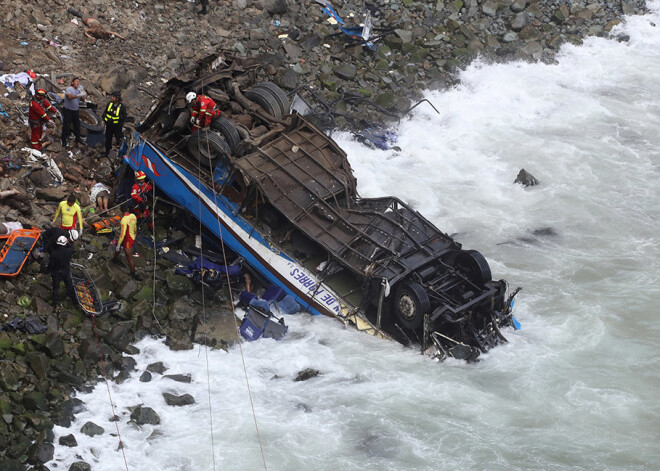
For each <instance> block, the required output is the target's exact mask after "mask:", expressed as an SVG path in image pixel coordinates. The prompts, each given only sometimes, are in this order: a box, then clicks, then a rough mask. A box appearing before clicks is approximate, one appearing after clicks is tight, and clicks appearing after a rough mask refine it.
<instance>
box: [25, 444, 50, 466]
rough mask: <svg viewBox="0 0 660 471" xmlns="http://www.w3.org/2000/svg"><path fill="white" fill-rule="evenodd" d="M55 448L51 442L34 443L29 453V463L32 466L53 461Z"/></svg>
mask: <svg viewBox="0 0 660 471" xmlns="http://www.w3.org/2000/svg"><path fill="white" fill-rule="evenodd" d="M54 454H55V447H54V446H53V444H52V443H49V442H44V441H42V442H37V443H34V444H33V445H32V446H31V447H30V449H29V451H28V462H29V463H31V464H37V463H46V462H48V461H50V460H52V459H53V455H54Z"/></svg>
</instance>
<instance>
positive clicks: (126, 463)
mask: <svg viewBox="0 0 660 471" xmlns="http://www.w3.org/2000/svg"><path fill="white" fill-rule="evenodd" d="M91 317H92V326H93V327H94V335H95V336H96V345H97V346H98V348H99V358H101V369H102V370H103V378H104V379H105V386H106V388H108V398H109V399H110V408H111V409H112V418H113V419H115V427H117V437H118V438H119V448H120V449H121V454H122V455H123V457H124V465H125V466H126V471H128V462H127V461H126V453H124V444H123V443H122V441H121V434H120V433H119V420H118V418H117V415H116V414H115V405H114V404H113V403H112V394H111V393H110V383H108V376H107V375H106V373H105V363H104V362H103V352H101V342H99V334H98V332H97V331H96V323H95V322H94V316H91Z"/></svg>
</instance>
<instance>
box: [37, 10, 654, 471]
mask: <svg viewBox="0 0 660 471" xmlns="http://www.w3.org/2000/svg"><path fill="white" fill-rule="evenodd" d="M649 6H650V7H651V9H652V12H651V13H650V14H648V15H645V16H636V17H629V18H627V22H626V24H625V25H624V26H622V28H621V29H620V32H621V33H625V34H627V35H629V36H630V40H629V41H624V42H618V41H615V40H611V39H610V40H607V39H602V38H590V39H588V40H586V41H585V43H584V45H582V46H580V47H575V46H566V47H564V48H563V49H562V50H561V51H560V53H559V54H558V55H557V61H558V64H556V65H543V64H526V63H513V64H506V65H489V64H486V63H480V62H477V63H475V64H473V65H472V66H471V67H469V68H468V69H467V70H466V71H465V72H464V73H463V74H462V77H461V79H462V85H461V86H459V87H456V88H455V89H452V90H449V91H444V92H436V91H430V92H428V94H427V98H428V99H429V100H430V101H431V102H433V103H434V105H435V106H436V108H438V110H439V111H440V114H436V113H435V112H434V111H433V110H432V109H431V108H430V107H428V106H426V105H421V106H420V107H418V108H417V109H416V110H415V112H414V114H413V115H412V116H410V117H409V118H407V119H405V120H403V121H402V122H401V123H400V125H399V126H398V127H397V128H396V131H397V132H398V133H399V135H400V138H399V142H398V145H399V146H400V147H401V149H402V150H401V151H400V152H395V151H379V150H371V149H368V148H366V147H364V146H362V145H360V144H359V143H357V142H356V141H355V140H354V139H353V138H352V137H351V136H350V135H340V136H336V137H337V140H338V142H339V143H340V145H341V146H342V147H343V148H344V149H346V151H347V152H348V154H349V158H350V161H351V164H352V166H353V168H354V171H355V173H356V176H357V177H358V182H359V191H360V192H361V194H362V195H363V196H381V195H387V194H395V195H397V196H399V197H401V198H403V199H405V200H406V201H408V202H410V203H411V204H413V205H414V206H415V207H416V208H417V209H419V210H420V211H421V212H423V213H424V214H425V215H426V216H427V217H428V218H429V219H431V220H432V221H433V222H434V223H436V224H437V225H438V227H440V228H441V229H442V230H444V231H445V232H448V233H451V234H455V237H456V238H457V240H459V241H460V242H461V243H462V244H463V245H464V247H466V248H471V249H477V250H479V251H481V252H482V253H483V254H484V255H485V256H486V258H487V259H488V260H489V262H490V265H491V269H492V272H493V275H494V277H496V278H504V279H507V280H508V281H509V283H510V286H511V287H512V288H515V287H516V286H522V287H523V291H522V292H521V293H520V294H519V295H518V297H517V301H516V305H515V313H516V316H517V318H518V319H519V320H520V322H521V323H522V326H523V329H522V330H520V331H517V332H513V331H507V332H505V335H506V336H507V337H508V339H509V343H508V344H507V345H504V346H502V347H499V348H496V349H494V350H492V351H491V352H489V353H488V354H486V355H483V356H482V359H481V361H480V362H478V363H476V364H470V365H468V364H465V363H463V362H459V361H455V360H449V361H446V362H444V363H437V362H434V361H432V360H430V359H428V358H426V357H424V356H421V355H420V354H419V353H418V352H416V351H414V350H410V349H406V348H404V347H402V346H400V345H397V344H394V343H390V342H386V341H382V340H378V339H374V338H372V337H369V336H367V335H364V334H360V333H358V332H356V331H354V330H352V329H347V328H344V327H343V326H342V325H341V324H339V323H338V322H336V321H333V320H332V319H328V318H320V317H311V316H308V315H303V314H300V315H295V316H290V317H288V318H287V323H288V325H289V326H290V327H289V334H288V336H287V338H286V339H285V340H284V341H282V342H274V341H270V340H264V341H259V342H253V343H244V344H243V345H242V346H241V347H240V348H239V347H236V348H233V349H231V350H230V351H229V352H223V351H209V350H207V349H205V348H203V347H198V348H196V349H195V350H193V351H187V352H171V351H169V350H168V349H167V347H165V346H164V345H163V341H162V339H145V340H143V341H141V342H140V343H139V344H138V345H137V346H138V348H139V349H140V350H141V353H140V354H139V355H136V356H135V359H136V361H137V363H138V370H139V371H138V372H137V373H136V374H134V377H133V378H131V379H129V380H128V381H126V382H125V383H123V384H121V385H115V384H111V385H110V390H111V393H112V400H113V404H114V405H115V409H116V412H117V415H118V416H119V417H120V420H119V422H118V424H117V425H118V428H119V432H120V434H121V438H122V441H123V443H124V445H125V448H124V454H122V453H121V451H118V444H119V439H118V437H117V428H116V426H115V424H114V423H113V422H110V421H109V418H110V417H111V416H112V410H111V408H110V401H109V398H108V390H107V388H106V386H105V384H104V383H100V384H99V385H98V387H96V389H95V390H94V391H93V392H92V393H90V394H80V395H79V396H78V397H79V398H80V399H82V400H83V401H84V402H85V410H83V411H82V412H80V413H78V414H77V416H76V421H75V423H74V424H73V425H72V426H71V427H70V428H66V429H65V428H61V427H56V429H55V435H56V441H55V442H56V443H57V438H58V437H60V436H63V435H68V434H70V433H73V434H74V435H75V437H76V439H77V441H78V446H77V447H75V448H67V447H64V446H56V451H55V458H54V459H53V461H51V462H50V463H48V466H49V467H50V468H51V469H53V470H55V469H60V470H68V469H69V466H70V464H71V463H72V462H74V461H77V460H80V459H82V460H85V461H87V462H88V463H90V464H91V465H92V469H94V470H113V471H114V470H121V469H129V470H144V469H158V470H161V471H209V470H259V469H269V470H312V469H313V470H315V471H322V470H327V471H331V470H332V471H334V470H337V469H341V470H345V471H350V470H356V471H357V470H360V471H364V470H429V471H431V470H457V469H462V470H503V471H504V470H562V471H563V470H598V471H604V470H657V469H660V401H659V400H658V398H659V397H660V343H659V340H660V322H658V316H659V314H660V240H659V237H660V222H659V221H660V209H659V208H660V191H659V188H660V184H659V183H660V182H659V180H660V179H659V177H660V151H659V150H658V148H659V147H660V4H659V3H658V2H657V1H656V2H653V3H649ZM655 25H658V26H655ZM521 168H525V169H526V170H528V171H529V172H531V173H532V174H533V175H534V176H536V177H537V178H538V179H539V180H540V184H539V185H538V186H535V187H530V188H523V187H522V186H520V185H515V184H513V180H514V179H515V177H516V175H517V173H518V171H519V170H520V169H521ZM155 361H163V362H164V363H165V365H166V366H167V367H168V368H169V369H168V371H167V373H168V374H175V373H190V374H191V375H192V382H191V383H190V384H184V383H176V382H173V381H170V380H167V379H162V378H161V377H160V376H159V375H154V379H153V380H152V381H151V382H149V383H141V382H139V381H138V377H139V375H140V374H141V372H142V371H143V370H144V369H145V368H146V366H147V365H148V364H150V363H152V362H155ZM304 368H315V369H318V370H319V371H320V372H321V375H320V376H318V377H316V378H313V379H311V380H308V381H304V382H295V381H293V379H294V378H295V377H296V374H297V373H298V371H300V370H302V369H304ZM163 392H169V393H173V394H177V395H181V394H186V393H187V394H190V395H192V396H193V397H194V399H195V401H196V402H195V404H193V405H190V406H185V407H170V406H167V405H166V404H165V401H164V399H163V396H162V393H163ZM139 404H142V405H145V406H149V407H151V408H153V409H154V410H155V411H156V412H157V413H158V414H159V416H160V419H161V422H160V424H159V425H154V426H152V425H146V426H142V427H138V426H136V425H134V424H132V423H129V418H130V411H129V410H128V407H132V406H136V405H139ZM89 420H91V421H93V422H95V423H96V424H98V425H100V426H102V427H103V428H104V429H105V433H104V434H102V435H100V436H96V437H93V438H90V437H87V436H85V435H83V434H82V433H80V428H81V427H82V425H83V424H84V423H85V422H87V421H89ZM124 457H125V459H126V461H124Z"/></svg>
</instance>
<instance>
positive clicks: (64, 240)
mask: <svg viewBox="0 0 660 471" xmlns="http://www.w3.org/2000/svg"><path fill="white" fill-rule="evenodd" d="M67 242H68V239H67V238H66V237H64V236H59V237H58V238H57V245H66V243H67Z"/></svg>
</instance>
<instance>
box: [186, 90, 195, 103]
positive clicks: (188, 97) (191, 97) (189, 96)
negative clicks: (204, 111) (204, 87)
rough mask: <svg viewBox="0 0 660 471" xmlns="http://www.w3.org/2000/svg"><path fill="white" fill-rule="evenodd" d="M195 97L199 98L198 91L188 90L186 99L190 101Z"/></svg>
mask: <svg viewBox="0 0 660 471" xmlns="http://www.w3.org/2000/svg"><path fill="white" fill-rule="evenodd" d="M195 98H197V93H195V92H188V94H187V95H186V101H187V102H188V103H190V102H192V101H193V100H194V99H195Z"/></svg>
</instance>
